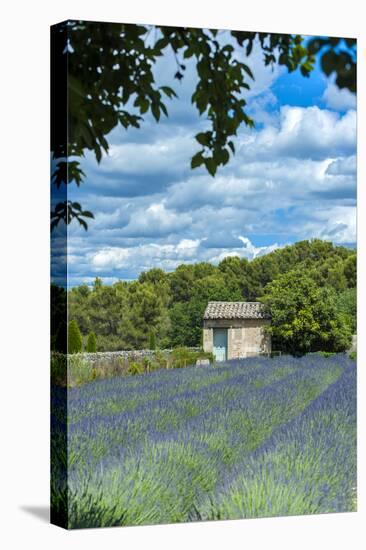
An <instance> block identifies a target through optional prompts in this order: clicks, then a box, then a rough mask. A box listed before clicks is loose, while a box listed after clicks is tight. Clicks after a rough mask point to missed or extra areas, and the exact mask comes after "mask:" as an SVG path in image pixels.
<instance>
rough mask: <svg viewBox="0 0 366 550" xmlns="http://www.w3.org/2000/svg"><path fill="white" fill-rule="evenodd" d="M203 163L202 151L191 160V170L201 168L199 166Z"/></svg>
mask: <svg viewBox="0 0 366 550" xmlns="http://www.w3.org/2000/svg"><path fill="white" fill-rule="evenodd" d="M203 163H204V158H203V156H202V151H200V152H199V153H196V154H195V155H194V156H193V157H192V160H191V168H192V169H193V168H197V167H198V166H201V164H203Z"/></svg>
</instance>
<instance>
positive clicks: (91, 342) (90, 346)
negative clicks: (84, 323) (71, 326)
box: [86, 332, 97, 353]
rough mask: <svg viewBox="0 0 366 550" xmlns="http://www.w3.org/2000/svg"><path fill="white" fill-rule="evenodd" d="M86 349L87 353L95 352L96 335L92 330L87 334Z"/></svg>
mask: <svg viewBox="0 0 366 550" xmlns="http://www.w3.org/2000/svg"><path fill="white" fill-rule="evenodd" d="M86 351H87V352H88V353H95V352H96V351H97V337H96V336H95V333H94V332H90V333H89V334H88V341H87V343H86Z"/></svg>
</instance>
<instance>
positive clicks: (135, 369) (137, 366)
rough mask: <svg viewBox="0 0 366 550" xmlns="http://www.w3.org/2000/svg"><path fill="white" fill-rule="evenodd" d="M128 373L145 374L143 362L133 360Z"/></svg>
mask: <svg viewBox="0 0 366 550" xmlns="http://www.w3.org/2000/svg"><path fill="white" fill-rule="evenodd" d="M127 373H128V374H132V375H135V374H143V373H144V367H143V365H142V364H141V363H138V362H137V361H132V362H131V363H130V364H129V366H128V370H127Z"/></svg>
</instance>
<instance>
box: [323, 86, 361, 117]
mask: <svg viewBox="0 0 366 550" xmlns="http://www.w3.org/2000/svg"><path fill="white" fill-rule="evenodd" d="M322 99H323V101H324V103H325V105H326V107H328V108H329V109H334V110H335V111H347V110H348V109H356V94H353V93H352V92H350V91H349V90H347V89H346V88H342V89H340V88H338V86H337V85H336V84H335V83H334V82H333V81H330V82H328V84H327V87H326V89H325V91H324V93H323V96H322Z"/></svg>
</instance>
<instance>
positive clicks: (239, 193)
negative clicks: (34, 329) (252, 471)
mask: <svg viewBox="0 0 366 550" xmlns="http://www.w3.org/2000/svg"><path fill="white" fill-rule="evenodd" d="M253 54H254V56H251V58H249V59H248V60H246V61H247V62H248V64H249V65H250V61H251V62H252V63H253V68H255V76H256V80H255V82H253V83H252V88H251V92H250V93H249V94H248V96H247V95H246V96H245V97H246V98H247V99H248V109H249V112H250V114H251V115H252V116H253V117H254V118H255V120H256V122H258V123H259V126H258V125H257V127H256V129H255V130H249V129H248V128H247V127H242V128H241V129H240V131H239V132H238V136H237V138H236V139H235V146H236V154H235V156H234V157H232V158H231V160H230V163H229V164H228V165H226V166H225V167H224V168H222V167H221V168H220V169H219V170H218V172H217V175H216V177H215V178H212V177H211V176H210V175H209V174H208V173H207V172H206V171H205V170H204V169H203V168H198V169H196V170H193V171H192V170H190V168H189V161H190V157H191V155H192V154H193V153H194V152H195V151H196V150H197V149H198V146H197V144H196V143H195V141H194V134H196V133H197V132H199V131H201V130H202V129H204V128H205V127H206V126H207V120H206V119H205V117H199V116H198V115H197V113H194V109H193V108H192V106H190V99H189V95H190V93H191V91H192V84H194V78H195V76H194V70H193V68H192V67H190V66H189V64H188V63H187V72H186V77H187V78H186V77H185V79H183V81H182V83H177V82H174V86H173V87H175V88H176V90H177V92H178V94H179V100H178V101H176V102H172V104H171V110H170V118H169V119H168V120H163V121H161V123H160V124H156V123H155V122H154V121H153V120H151V117H150V118H149V117H148V118H147V120H146V121H145V123H144V125H143V127H142V128H141V130H132V131H131V132H130V131H129V132H125V133H122V134H121V133H120V132H116V131H113V133H112V134H111V139H110V141H111V144H112V145H111V150H110V155H109V156H108V157H106V158H103V160H102V162H101V164H100V165H97V164H96V162H95V159H94V158H93V157H92V155H90V154H87V155H86V159H85V165H84V166H83V168H84V170H85V172H86V173H87V180H86V182H85V184H83V185H81V186H80V188H78V189H75V188H71V187H70V193H69V198H70V199H71V200H77V201H78V202H81V204H82V205H83V207H84V208H85V209H88V210H91V211H92V212H94V214H95V220H92V221H90V223H89V229H88V231H87V232H85V231H84V229H83V228H82V227H80V226H79V225H78V224H77V223H73V224H71V225H70V226H69V227H68V235H69V241H68V254H69V281H70V282H71V284H78V283H79V282H81V281H85V282H87V283H88V284H89V282H90V281H91V280H92V279H93V278H94V276H95V275H99V276H102V277H103V279H104V278H106V281H108V282H113V281H114V280H116V279H118V278H124V279H134V278H136V277H138V275H139V273H140V272H141V271H143V270H147V269H150V268H151V267H161V268H162V269H165V270H168V271H170V270H173V269H175V268H176V267H177V265H179V264H181V263H186V262H195V261H210V262H213V263H218V262H220V261H221V260H222V259H223V258H224V257H226V256H230V255H231V256H238V257H246V258H254V257H257V256H259V255H261V254H265V253H268V252H270V251H272V250H274V249H276V248H278V247H279V246H284V245H285V244H288V243H290V242H294V241H296V240H300V239H307V238H313V237H319V238H323V239H329V240H331V241H333V242H338V243H347V244H348V243H354V242H355V239H356V211H355V203H356V156H355V154H356V113H355V110H354V108H353V107H354V104H351V103H350V104H349V106H348V107H347V110H346V111H344V109H341V108H340V103H338V107H339V108H337V109H336V108H335V106H334V105H335V104H334V103H333V106H332V104H331V102H329V101H330V100H329V101H328V104H327V105H328V108H326V109H325V108H320V107H318V106H314V105H308V106H307V107H304V106H303V107H296V106H289V105H282V106H281V104H280V101H279V100H278V97H277V96H276V95H275V94H274V92H273V91H272V90H271V89H270V86H271V84H273V82H275V80H276V78H277V77H278V76H279V74H280V73H281V71H282V70H283V69H278V68H277V69H276V71H277V72H276V71H275V72H274V73H272V71H271V69H270V67H264V64H263V63H262V62H261V63H262V64H261V65H260V61H259V59H260V55H261V52H260V51H259V50H258V49H257V48H255V49H254V52H253ZM240 55H242V52H241V53H240ZM170 68H171V67H170ZM158 69H159V78H161V79H163V78H164V76H165V73H166V71H167V65H166V64H165V65H164V64H163V65H161V66H160V68H159V67H158ZM329 89H331V88H330V85H329V86H328V88H327V90H328V92H327V94H328V95H327V94H326V93H325V96H326V97H328V96H329V94H331V93H332V92H329ZM333 91H334V90H333ZM325 96H324V97H325ZM343 96H344V94H343ZM329 97H330V96H329ZM323 99H324V98H323ZM338 99H339V98H338ZM312 101H313V100H312ZM343 105H345V103H344V104H343ZM61 252H62V251H61ZM62 254H63V256H64V252H62V253H61V254H60V258H61V259H62V258H63V256H62Z"/></svg>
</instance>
